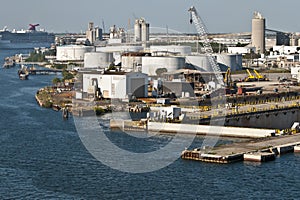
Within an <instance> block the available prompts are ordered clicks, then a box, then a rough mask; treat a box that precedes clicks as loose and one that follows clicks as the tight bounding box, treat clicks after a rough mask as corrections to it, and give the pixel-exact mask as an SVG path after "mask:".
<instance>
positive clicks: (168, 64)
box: [142, 56, 185, 76]
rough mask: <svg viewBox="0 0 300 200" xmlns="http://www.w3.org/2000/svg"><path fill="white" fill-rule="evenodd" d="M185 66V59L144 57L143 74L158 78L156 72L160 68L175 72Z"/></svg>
mask: <svg viewBox="0 0 300 200" xmlns="http://www.w3.org/2000/svg"><path fill="white" fill-rule="evenodd" d="M184 66H185V58H184V57H150V56H149V57H142V72H143V73H145V74H148V75H149V76H157V73H156V70H157V69H160V68H161V69H162V68H165V69H166V70H167V72H173V71H176V70H178V69H182V68H184Z"/></svg>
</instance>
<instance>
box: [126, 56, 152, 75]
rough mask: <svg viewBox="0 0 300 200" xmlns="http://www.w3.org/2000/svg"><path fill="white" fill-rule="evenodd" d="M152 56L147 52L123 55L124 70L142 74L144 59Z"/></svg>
mask: <svg viewBox="0 0 300 200" xmlns="http://www.w3.org/2000/svg"><path fill="white" fill-rule="evenodd" d="M144 56H150V53H146V52H128V53H124V54H122V65H121V67H122V70H124V71H126V72H132V71H133V72H141V71H142V57H144Z"/></svg>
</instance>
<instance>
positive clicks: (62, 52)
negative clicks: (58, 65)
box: [56, 45, 95, 61]
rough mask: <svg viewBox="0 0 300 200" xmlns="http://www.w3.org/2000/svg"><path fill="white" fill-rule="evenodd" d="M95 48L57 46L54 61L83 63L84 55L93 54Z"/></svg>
mask: <svg viewBox="0 0 300 200" xmlns="http://www.w3.org/2000/svg"><path fill="white" fill-rule="evenodd" d="M94 51H95V47H92V46H83V45H67V46H58V47H57V48H56V59H57V60H58V61H83V60H84V54H85V53H88V52H94Z"/></svg>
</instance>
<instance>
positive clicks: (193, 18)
mask: <svg viewBox="0 0 300 200" xmlns="http://www.w3.org/2000/svg"><path fill="white" fill-rule="evenodd" d="M188 11H189V12H190V23H191V24H192V23H193V22H194V25H195V27H196V30H197V32H198V34H199V37H200V39H201V40H202V44H203V48H204V51H205V54H206V55H207V59H208V62H209V64H210V65H211V67H212V69H213V71H214V72H215V76H216V79H217V82H218V83H219V84H220V85H221V86H224V81H223V76H222V73H221V70H220V67H219V65H218V63H217V61H216V59H215V57H214V56H213V55H212V54H213V49H212V47H211V45H210V42H209V40H208V36H207V31H206V27H205V25H204V23H203V22H202V19H201V18H200V16H199V15H198V13H197V10H196V8H195V7H194V6H192V7H191V8H190V9H189V10H188Z"/></svg>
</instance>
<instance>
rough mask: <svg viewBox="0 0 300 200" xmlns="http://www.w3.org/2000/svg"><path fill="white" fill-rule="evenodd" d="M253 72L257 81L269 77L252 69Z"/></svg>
mask: <svg viewBox="0 0 300 200" xmlns="http://www.w3.org/2000/svg"><path fill="white" fill-rule="evenodd" d="M253 71H254V73H255V74H256V78H257V80H259V81H268V80H269V79H268V78H267V77H266V76H265V75H264V76H263V75H261V74H260V73H258V72H257V71H256V70H255V69H254V70H253Z"/></svg>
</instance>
